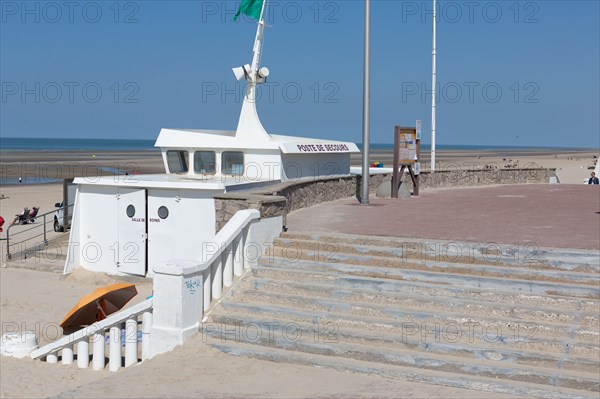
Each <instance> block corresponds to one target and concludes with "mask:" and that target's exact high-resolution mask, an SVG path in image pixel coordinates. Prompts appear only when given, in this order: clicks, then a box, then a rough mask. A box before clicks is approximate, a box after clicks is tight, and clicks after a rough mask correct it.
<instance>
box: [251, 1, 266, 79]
mask: <svg viewBox="0 0 600 399" xmlns="http://www.w3.org/2000/svg"><path fill="white" fill-rule="evenodd" d="M265 4H267V0H264V1H263V4H262V9H261V10H260V19H259V20H258V27H257V28H256V38H255V39H254V49H253V53H254V54H253V56H252V76H251V77H250V78H251V81H252V82H254V83H256V81H257V80H258V65H259V63H260V56H261V52H262V42H263V34H264V30H265V20H264V15H265Z"/></svg>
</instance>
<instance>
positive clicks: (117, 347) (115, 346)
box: [108, 326, 121, 372]
mask: <svg viewBox="0 0 600 399" xmlns="http://www.w3.org/2000/svg"><path fill="white" fill-rule="evenodd" d="M120 368H121V329H120V328H119V327H118V326H114V327H111V328H110V342H109V349H108V369H109V370H110V371H112V372H115V371H118V370H119V369H120Z"/></svg>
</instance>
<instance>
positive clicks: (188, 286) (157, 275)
mask: <svg viewBox="0 0 600 399" xmlns="http://www.w3.org/2000/svg"><path fill="white" fill-rule="evenodd" d="M197 266H198V264H197V263H193V262H186V261H173V262H170V263H167V264H161V265H156V266H155V268H154V297H153V303H154V312H153V316H152V319H153V320H152V330H151V337H152V339H151V340H150V357H153V356H155V355H158V354H160V353H165V352H169V351H171V350H173V349H174V348H175V347H176V346H178V345H182V344H183V342H184V341H185V340H186V339H187V338H188V337H190V336H192V335H193V334H195V333H197V332H198V331H199V329H200V323H201V320H202V314H203V310H202V302H203V301H202V300H203V296H204V295H203V292H202V287H203V275H202V274H203V270H199V269H198V267H197Z"/></svg>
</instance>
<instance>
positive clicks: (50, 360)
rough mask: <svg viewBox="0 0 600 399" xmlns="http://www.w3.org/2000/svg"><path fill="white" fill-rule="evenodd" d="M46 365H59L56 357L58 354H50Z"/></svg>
mask: <svg viewBox="0 0 600 399" xmlns="http://www.w3.org/2000/svg"><path fill="white" fill-rule="evenodd" d="M46 363H50V364H56V363H58V356H56V352H54V353H51V354H49V355H48V356H46Z"/></svg>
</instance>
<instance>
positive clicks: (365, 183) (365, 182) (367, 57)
mask: <svg viewBox="0 0 600 399" xmlns="http://www.w3.org/2000/svg"><path fill="white" fill-rule="evenodd" d="M370 41H371V1H370V0H365V44H364V46H365V50H364V51H365V54H364V72H363V149H362V150H363V154H362V156H363V159H362V190H361V200H360V203H361V204H362V205H369V177H370V176H369V140H370V137H369V136H370V121H371V116H370V101H371V99H370V66H371V65H370V63H371V46H370Z"/></svg>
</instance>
